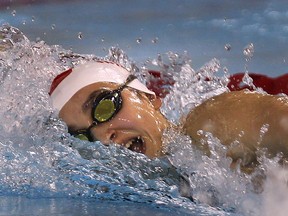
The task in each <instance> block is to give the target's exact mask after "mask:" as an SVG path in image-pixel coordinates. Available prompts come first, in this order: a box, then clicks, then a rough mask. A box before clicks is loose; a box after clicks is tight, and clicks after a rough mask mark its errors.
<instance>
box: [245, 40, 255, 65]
mask: <svg viewBox="0 0 288 216" xmlns="http://www.w3.org/2000/svg"><path fill="white" fill-rule="evenodd" d="M243 54H244V56H245V57H246V61H248V60H250V59H251V58H252V57H253V54H254V45H253V43H250V44H248V45H247V46H246V47H244V50H243Z"/></svg>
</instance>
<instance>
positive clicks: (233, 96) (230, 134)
mask: <svg viewBox="0 0 288 216" xmlns="http://www.w3.org/2000/svg"><path fill="white" fill-rule="evenodd" d="M184 130H185V132H186V133H187V134H189V135H190V137H192V139H193V144H195V145H197V146H198V147H199V148H201V149H202V150H203V151H204V152H206V153H208V154H209V149H208V146H207V145H205V142H204V145H203V141H205V140H206V138H205V136H204V135H203V134H201V133H198V132H197V131H199V130H203V131H204V132H210V133H212V134H213V136H214V137H217V138H218V139H219V140H220V142H221V144H223V145H226V146H228V151H227V156H229V157H230V158H232V160H233V161H232V164H231V167H235V166H236V165H237V163H238V162H241V164H240V165H241V168H242V171H244V172H247V173H249V172H251V171H253V168H254V167H255V166H256V165H257V155H256V152H257V150H258V149H264V148H265V149H267V150H268V151H267V153H268V155H267V156H268V157H269V156H271V157H274V156H276V154H277V153H280V152H282V153H283V155H284V157H285V158H288V98H287V97H280V96H274V95H267V94H259V93H255V92H250V91H235V92H229V93H223V94H221V95H219V96H215V97H213V98H211V99H209V100H207V101H205V102H204V103H202V104H201V105H199V106H198V107H196V108H195V109H193V110H192V111H191V112H190V114H189V115H188V116H187V119H186V122H185V124H184Z"/></svg>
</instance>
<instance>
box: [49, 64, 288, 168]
mask: <svg viewBox="0 0 288 216" xmlns="http://www.w3.org/2000/svg"><path fill="white" fill-rule="evenodd" d="M49 94H50V96H51V100H52V104H53V107H54V108H55V109H57V110H58V111H59V117H60V118H61V119H62V120H63V121H64V122H65V123H66V124H67V126H68V130H69V133H70V134H72V135H73V136H75V137H77V138H80V139H83V140H89V141H96V140H98V141H101V143H103V144H105V145H109V144H111V143H116V144H119V145H121V146H124V147H126V148H128V149H130V150H132V151H135V152H139V153H143V154H145V155H147V156H148V157H150V158H154V157H159V156H161V155H163V153H162V133H163V131H164V130H165V129H166V128H169V127H174V125H172V123H170V122H169V121H168V120H167V119H166V118H165V117H164V116H163V115H162V113H161V112H160V107H161V99H159V98H158V97H156V95H155V93H154V92H152V91H151V90H149V89H148V88H147V87H146V86H145V85H144V84H142V83H141V82H140V81H139V80H137V79H136V77H135V76H133V75H131V74H130V73H129V72H128V71H127V70H126V69H125V68H123V67H122V66H120V65H118V64H116V63H112V62H106V61H96V62H88V63H85V64H82V65H78V66H76V67H75V68H73V69H70V70H68V71H65V72H64V73H62V74H60V75H58V76H57V77H56V78H55V79H54V81H53V83H52V85H51V89H50V92H49ZM180 129H181V131H183V133H184V134H187V135H189V136H190V137H191V139H192V143H193V144H195V145H197V146H198V147H199V148H200V149H202V150H203V151H204V152H205V153H206V154H208V155H209V147H208V145H206V144H205V136H204V135H205V133H206V132H209V133H212V134H213V136H214V137H216V138H218V139H219V140H220V142H221V143H222V144H223V145H226V146H227V147H229V148H228V151H227V156H228V157H231V158H232V164H231V167H232V168H233V167H235V166H236V164H238V163H239V162H240V166H241V169H242V170H243V171H244V172H247V173H248V172H251V170H253V168H254V167H255V166H256V165H257V157H256V151H257V149H258V148H266V149H267V150H268V153H269V154H270V156H275V155H276V154H277V153H280V152H282V153H283V155H284V156H285V157H288V99H287V98H286V97H280V96H273V95H268V94H260V93H256V92H251V91H248V90H242V91H234V92H227V93H223V94H221V95H218V96H215V97H213V98H210V99H208V100H207V101H205V102H204V103H202V104H200V105H199V106H197V107H196V108H194V109H193V110H191V112H190V113H189V114H188V116H187V118H186V120H185V122H184V123H183V124H182V126H181V127H180ZM199 131H203V132H204V133H199ZM236 142H237V145H235V143H236Z"/></svg>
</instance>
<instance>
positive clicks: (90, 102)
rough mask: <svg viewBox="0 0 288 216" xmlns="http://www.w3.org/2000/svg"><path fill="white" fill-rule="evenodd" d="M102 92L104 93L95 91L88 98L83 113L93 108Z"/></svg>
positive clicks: (101, 90) (83, 106)
mask: <svg viewBox="0 0 288 216" xmlns="http://www.w3.org/2000/svg"><path fill="white" fill-rule="evenodd" d="M101 92H103V89H100V90H97V91H94V92H92V93H91V94H90V95H89V96H88V97H87V100H86V101H85V102H84V103H83V105H82V111H83V112H86V111H87V110H89V109H90V108H92V105H93V103H94V101H95V99H96V98H97V97H98V95H99V94H101Z"/></svg>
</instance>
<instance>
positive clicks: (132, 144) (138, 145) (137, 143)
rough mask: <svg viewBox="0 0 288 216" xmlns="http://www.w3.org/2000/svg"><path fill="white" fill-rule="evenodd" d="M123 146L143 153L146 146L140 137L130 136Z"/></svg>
mask: <svg viewBox="0 0 288 216" xmlns="http://www.w3.org/2000/svg"><path fill="white" fill-rule="evenodd" d="M125 147H126V148H128V149H129V150H131V151H134V152H137V153H142V154H145V152H146V146H145V143H144V140H143V139H142V138H141V137H135V138H132V139H131V140H129V141H128V142H127V143H126V144H125Z"/></svg>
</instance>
